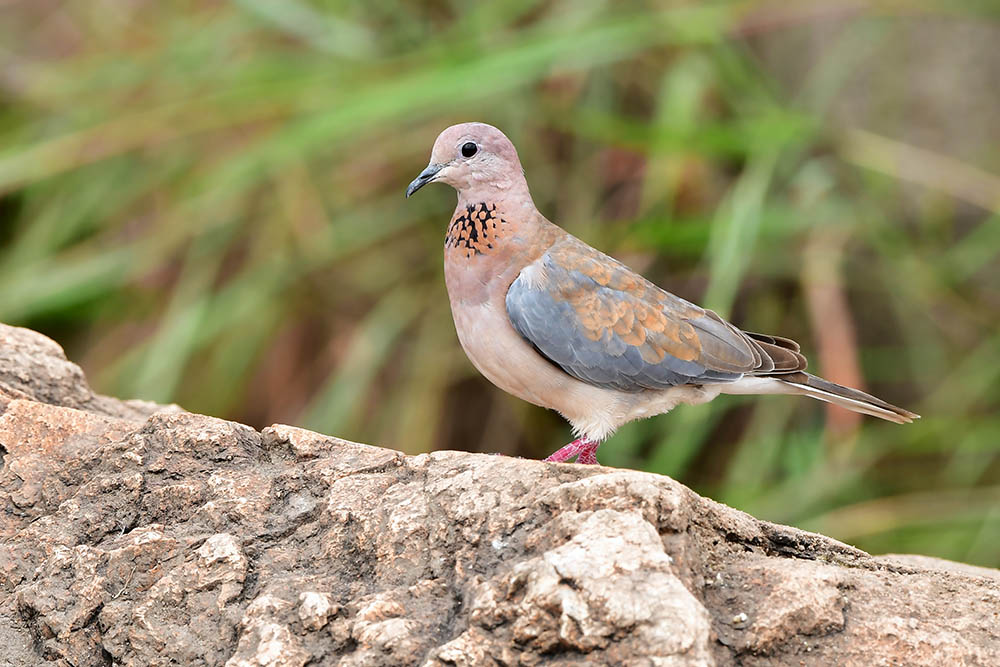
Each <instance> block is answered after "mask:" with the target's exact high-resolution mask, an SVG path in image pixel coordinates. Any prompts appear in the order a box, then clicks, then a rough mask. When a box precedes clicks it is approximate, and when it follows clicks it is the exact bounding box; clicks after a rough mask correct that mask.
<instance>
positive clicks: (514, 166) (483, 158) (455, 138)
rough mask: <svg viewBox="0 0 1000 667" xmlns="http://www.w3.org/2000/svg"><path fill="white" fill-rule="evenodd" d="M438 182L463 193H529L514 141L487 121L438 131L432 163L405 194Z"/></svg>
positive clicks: (410, 193) (463, 124) (432, 153)
mask: <svg viewBox="0 0 1000 667" xmlns="http://www.w3.org/2000/svg"><path fill="white" fill-rule="evenodd" d="M435 182H440V183H447V184H448V185H450V186H451V187H453V188H455V189H456V190H457V191H458V193H459V195H460V196H462V195H472V194H474V193H475V194H492V195H494V196H495V195H497V194H514V193H515V192H516V193H517V194H520V191H521V190H523V191H524V193H527V185H526V183H525V181H524V171H523V170H522V168H521V161H520V160H519V159H518V157H517V151H516V150H515V149H514V144H512V143H511V142H510V139H508V138H507V137H506V136H504V133H503V132H501V131H500V130H498V129H497V128H495V127H493V126H492V125H487V124H485V123H462V124H460V125H452V126H451V127H449V128H448V129H446V130H445V131H444V132H442V133H441V134H439V135H438V138H437V141H435V142H434V148H433V149H432V150H431V161H430V164H428V165H427V168H426V169H424V170H423V171H422V172H420V175H419V176H417V177H416V178H415V179H413V182H412V183H410V185H409V187H408V188H406V196H407V197H409V196H410V195H412V194H413V193H414V192H416V191H417V190H419V189H420V188H422V187H424V186H425V185H427V184H428V183H435Z"/></svg>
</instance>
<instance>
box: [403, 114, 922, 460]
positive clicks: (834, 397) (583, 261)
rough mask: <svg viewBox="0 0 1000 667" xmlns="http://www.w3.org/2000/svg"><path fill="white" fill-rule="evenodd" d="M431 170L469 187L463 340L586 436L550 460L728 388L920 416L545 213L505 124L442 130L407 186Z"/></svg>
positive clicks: (504, 378) (462, 209) (899, 417)
mask: <svg viewBox="0 0 1000 667" xmlns="http://www.w3.org/2000/svg"><path fill="white" fill-rule="evenodd" d="M433 182H442V183H447V184H448V185H450V186H452V187H453V188H455V190H457V191H458V206H457V207H456V208H455V213H454V215H453V216H452V219H451V224H450V225H449V226H448V232H447V234H446V235H445V240H444V270H445V282H446V284H447V286H448V296H449V298H450V300H451V312H452V315H453V316H454V318H455V329H456V330H457V331H458V338H459V340H460V341H461V343H462V348H463V349H464V350H465V353H466V354H467V355H468V357H469V359H470V360H471V361H472V363H473V365H474V366H475V367H476V368H477V369H478V370H479V372H480V373H482V374H483V375H485V376H486V378H487V379H488V380H489V381H490V382H492V383H493V384H495V385H496V386H498V387H500V388H501V389H503V390H504V391H507V392H509V393H511V394H513V395H515V396H517V397H519V398H521V399H524V400H525V401H528V402H530V403H534V404H535V405H540V406H542V407H546V408H550V409H553V410H557V411H558V412H559V413H560V414H562V416H563V417H565V418H566V419H567V420H568V421H569V422H570V424H572V426H573V431H574V433H575V434H576V435H577V436H578V439H577V440H575V441H573V442H571V443H570V444H568V445H566V446H565V447H563V448H562V449H560V450H558V451H557V452H555V453H554V454H552V455H551V456H549V457H548V459H546V460H548V461H567V460H569V459H571V458H573V457H574V456H576V457H577V462H578V463H597V456H596V452H597V448H598V446H600V443H601V442H603V441H604V440H606V439H607V438H608V437H609V436H610V435H611V434H612V433H614V432H615V430H616V429H618V428H619V427H620V426H621V425H622V424H625V423H627V422H630V421H633V420H635V419H642V418H644V417H652V416H653V415H658V414H662V413H664V412H667V411H669V410H670V409H672V408H673V407H674V406H676V405H677V404H679V403H687V404H692V405H693V404H699V403H705V402H707V401H710V400H712V399H714V398H715V397H716V396H718V395H719V394H802V395H805V396H810V397H812V398H816V399H819V400H822V401H827V402H830V403H834V404H836V405H839V406H842V407H845V408H847V409H849V410H853V411H855V412H860V413H863V414H866V415H872V416H874V417H880V418H881V419H886V420H888V421H891V422H896V423H897V424H901V423H905V422H909V421H912V420H913V419H916V418H917V417H918V415H916V414H914V413H912V412H909V411H907V410H904V409H902V408H898V407H896V406H894V405H891V404H889V403H886V402H885V401H882V400H880V399H878V398H875V397H874V396H870V395H868V394H865V393H863V392H861V391H858V390H856V389H850V388H848V387H842V386H840V385H838V384H834V383H833V382H828V381H826V380H823V379H822V378H818V377H816V376H815V375H810V374H809V373H806V372H804V369H805V367H806V360H805V357H803V356H802V354H800V352H799V346H798V344H796V343H795V342H794V341H792V340H789V339H787V338H780V337H778V336H766V335H762V334H755V333H748V332H745V331H741V330H740V329H738V328H736V327H735V326H733V325H732V324H730V323H729V322H726V321H725V320H723V319H722V318H721V317H719V316H718V315H716V314H715V313H713V312H712V311H711V310H706V309H704V308H700V307H698V306H696V305H695V304H693V303H690V302H688V301H685V300H684V299H681V298H680V297H677V296H674V295H673V294H670V293H669V292H666V291H664V290H662V289H660V288H659V287H657V286H656V285H654V284H653V283H651V282H649V281H648V280H646V279H645V278H643V277H642V276H640V275H639V274H637V273H635V272H633V271H631V270H630V269H629V268H628V267H627V266H625V265H624V264H622V263H621V262H619V261H617V260H615V259H613V258H612V257H609V256H607V255H605V254H604V253H602V252H600V251H598V250H595V249H594V248H591V247H590V246H588V245H587V244H586V243H584V242H583V241H581V240H579V239H577V238H575V237H573V236H571V235H570V234H568V233H567V232H565V231H564V230H562V229H561V228H559V227H557V226H556V225H554V224H552V223H551V222H549V221H548V220H546V219H545V217H544V216H543V215H542V214H541V213H539V212H538V210H537V209H536V208H535V204H534V203H533V202H532V201H531V194H530V193H529V192H528V184H527V182H526V181H525V178H524V172H523V170H522V168H521V162H520V160H519V159H518V157H517V151H516V150H515V149H514V145H513V144H512V143H511V142H510V140H509V139H507V137H506V136H504V134H503V133H502V132H500V130H498V129H496V128H495V127H492V126H490V125H485V124H483V123H463V124H461V125H454V126H452V127H449V128H448V129H446V130H445V131H444V132H442V133H441V134H440V136H438V138H437V141H435V142H434V148H433V150H432V151H431V160H430V164H429V165H428V166H427V168H426V169H424V170H423V172H421V174H420V175H419V176H418V177H417V178H416V179H415V180H414V181H413V182H412V183H410V186H409V187H408V188H407V189H406V196H407V197H409V196H410V195H412V194H413V193H414V192H416V191H417V190H419V189H420V188H422V187H423V186H425V185H427V184H428V183H433Z"/></svg>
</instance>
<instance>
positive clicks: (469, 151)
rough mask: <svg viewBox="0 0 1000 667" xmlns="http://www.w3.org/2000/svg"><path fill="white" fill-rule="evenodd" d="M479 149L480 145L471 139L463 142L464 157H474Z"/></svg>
mask: <svg viewBox="0 0 1000 667" xmlns="http://www.w3.org/2000/svg"><path fill="white" fill-rule="evenodd" d="M478 150H479V146H477V145H475V144H474V143H472V142H471V141H468V142H466V143H464V144H462V157H472V156H473V155H475V154H476V151H478Z"/></svg>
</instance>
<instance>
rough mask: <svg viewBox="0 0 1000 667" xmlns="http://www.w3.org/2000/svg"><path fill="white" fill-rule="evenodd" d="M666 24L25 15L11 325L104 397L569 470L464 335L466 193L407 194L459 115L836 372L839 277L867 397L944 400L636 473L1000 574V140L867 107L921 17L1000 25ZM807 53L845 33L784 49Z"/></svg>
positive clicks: (541, 201)
mask: <svg viewBox="0 0 1000 667" xmlns="http://www.w3.org/2000/svg"><path fill="white" fill-rule="evenodd" d="M649 4H650V5H652V4H654V3H649ZM664 4H668V6H667V7H666V8H658V9H654V8H651V7H650V6H646V4H645V3H596V2H594V3H592V2H568V1H567V2H541V3H539V2H534V1H528V0H512V1H510V2H503V3H476V4H469V3H430V2H427V3H402V2H374V3H342V2H313V3H308V2H304V1H302V0H298V1H293V0H282V2H278V3H269V2H261V1H260V0H241V1H240V2H236V3H232V4H216V3H199V2H190V3H141V4H124V5H123V4H120V3H117V4H107V3H96V4H94V3H68V4H65V5H61V6H49V5H48V3H37V5H33V4H31V3H27V4H24V3H22V4H21V5H19V6H18V7H17V9H16V10H15V9H8V10H6V13H7V15H8V16H7V17H6V18H5V20H4V21H3V22H0V36H2V41H0V43H2V44H3V45H4V46H2V47H0V64H2V67H0V320H2V321H5V322H8V323H11V324H21V325H26V326H31V327H34V328H37V329H39V330H42V331H44V332H46V333H48V334H50V335H52V336H53V337H55V338H56V339H57V340H58V341H59V342H61V343H63V344H64V345H65V346H66V347H67V350H68V352H69V354H70V355H71V357H72V358H75V359H78V360H81V361H82V363H83V365H84V367H85V369H86V370H87V371H88V374H89V376H90V377H91V378H92V380H93V382H94V384H95V385H96V386H97V388H98V389H99V390H100V391H102V392H105V393H109V394H114V395H119V396H136V397H142V398H148V399H153V400H158V401H177V402H179V403H181V404H182V405H183V406H184V407H186V408H188V409H191V410H195V411H199V412H206V413H209V414H215V415H219V416H223V417H227V418H232V419H238V420H241V421H246V422H249V423H252V424H255V425H257V426H263V425H266V424H269V423H271V422H275V421H282V422H286V423H293V424H300V425H303V426H307V427H310V428H314V429H319V430H322V431H326V432H329V433H335V434H337V435H341V436H343V437H347V438H351V439H356V440H362V441H367V442H373V443H378V444H382V445H386V446H391V447H396V448H399V449H402V450H405V451H407V452H409V453H417V452H421V451H427V450H430V449H432V448H435V447H441V448H457V449H466V450H473V451H502V452H505V453H508V454H520V455H524V456H532V457H539V456H542V455H544V454H545V453H547V452H548V451H550V450H553V449H555V448H556V447H558V446H559V445H561V444H562V443H563V441H565V440H566V439H567V438H568V437H569V431H568V429H567V428H566V426H565V425H564V423H563V422H562V421H561V420H560V419H559V418H558V416H556V415H551V414H548V413H543V412H542V411H541V410H538V409H536V408H533V407H530V406H526V405H524V404H522V403H520V402H518V401H517V400H516V399H513V398H510V397H508V396H506V395H503V394H502V393H501V392H500V391H498V390H495V389H493V388H492V387H490V386H489V385H488V384H487V383H486V381H485V380H482V379H481V378H479V377H478V375H476V373H475V371H474V370H473V369H472V367H471V365H470V364H469V363H468V362H467V361H466V360H465V357H464V355H463V354H462V352H461V350H460V348H459V346H458V344H457V340H456V338H455V335H454V330H453V327H452V324H451V318H450V314H449V311H448V305H447V296H446V294H445V291H444V286H443V280H442V275H441V270H440V265H441V242H442V236H443V232H444V225H445V222H446V220H447V218H448V215H449V213H450V211H451V208H452V206H453V204H452V202H453V197H454V195H453V194H452V192H451V191H450V190H446V189H445V188H442V187H429V188H426V189H425V190H424V191H422V192H421V193H420V196H418V197H415V198H414V199H412V200H410V201H405V200H404V199H403V189H404V188H405V186H406V184H407V183H408V182H409V181H410V179H412V178H413V177H414V176H415V175H416V174H417V173H419V171H420V170H421V169H422V168H423V166H424V164H425V163H426V158H427V155H428V153H429V150H430V146H431V143H432V142H433V140H434V138H435V136H436V135H437V133H438V132H439V131H440V130H441V129H443V128H444V127H446V126H447V125H450V124H452V123H454V122H460V121H465V120H474V119H475V120H483V121H486V122H490V123H492V124H495V125H497V126H499V127H501V128H502V129H503V130H504V131H505V132H507V134H508V135H509V136H510V137H511V138H512V139H513V140H514V142H515V144H516V145H517V146H518V148H519V150H520V153H521V157H522V162H523V163H524V164H525V166H526V168H527V171H528V178H529V182H530V183H531V185H532V189H533V192H534V194H535V198H536V203H537V204H538V205H539V208H540V209H541V210H542V211H543V212H544V213H546V214H547V215H548V216H549V217H550V218H552V219H553V220H556V221H558V222H560V223H561V224H562V225H563V226H565V227H567V228H568V229H569V230H570V231H572V232H573V233H574V234H576V235H578V236H580V237H582V238H584V239H585V240H587V241H589V242H591V243H592V244H593V245H596V246H598V247H600V248H602V249H605V250H607V251H610V252H612V253H613V254H616V255H617V256H619V257H621V258H622V259H624V260H626V261H627V262H628V263H629V264H631V265H632V266H634V267H635V268H637V269H639V270H641V271H643V272H644V273H645V274H646V275H648V276H649V277H650V278H652V279H654V280H656V281H657V282H658V283H659V284H661V285H663V286H665V287H667V288H668V289H671V290H672V291H675V292H678V293H680V294H682V295H683V296H686V297H688V298H691V299H693V300H696V301H699V302H701V303H704V304H705V305H708V306H711V307H713V308H715V309H717V310H719V311H720V312H721V313H723V314H725V315H727V316H730V317H732V318H733V319H734V320H735V321H736V322H737V323H739V324H740V325H741V326H743V327H745V328H747V329H750V330H754V331H764V332H773V333H778V334H783V335H787V336H790V337H793V338H796V339H798V340H800V341H801V342H802V343H803V347H804V349H805V351H806V352H807V353H809V354H810V355H811V356H812V358H813V359H817V360H818V359H819V356H818V355H820V356H821V353H822V352H823V349H824V348H825V346H827V345H832V344H835V343H838V342H839V343H844V342H845V341H844V340H843V339H838V338H836V336H837V335H840V334H836V332H834V333H829V332H827V331H825V329H826V328H827V325H828V324H829V323H830V322H831V321H832V319H834V318H835V317H836V314H835V312H834V311H830V310H829V309H828V308H827V306H826V305H824V304H825V303H826V302H824V301H822V300H821V299H819V298H818V297H817V296H816V294H818V293H819V292H817V291H816V290H814V289H812V288H815V287H817V286H818V287H819V288H830V289H832V290H833V291H834V292H835V293H837V294H839V295H840V296H841V297H843V298H844V299H846V302H847V303H848V304H849V306H850V308H849V310H848V313H849V316H850V322H849V323H848V327H847V330H848V331H853V333H854V335H855V337H856V339H857V345H855V344H854V341H853V339H851V340H847V341H846V345H847V346H846V348H845V349H846V350H847V351H848V354H849V355H852V356H856V357H857V359H858V366H859V368H860V369H861V374H862V376H863V378H864V379H865V381H866V382H867V386H868V388H869V389H870V390H871V391H873V392H875V393H877V394H878V395H880V396H882V397H884V398H886V399H887V400H890V401H893V402H896V403H899V404H901V405H903V406H905V407H907V408H910V409H913V410H916V411H917V412H920V413H922V414H923V415H924V419H923V420H921V421H920V422H918V423H916V424H914V425H909V426H896V425H892V424H887V423H882V422H878V421H876V420H873V419H866V420H865V421H863V422H862V424H861V428H860V429H853V428H846V429H845V428H841V427H838V426H837V424H838V423H840V422H838V421H837V420H838V419H841V420H842V416H841V417H838V416H837V415H835V414H832V413H831V414H830V415H829V417H828V418H827V417H825V415H827V413H826V412H825V410H824V408H823V407H822V406H821V405H820V404H818V403H814V402H811V401H806V400H804V399H802V400H793V399H788V398H784V397H766V398H746V397H724V398H721V399H719V400H717V401H715V402H713V403H711V404H709V405H707V406H700V407H696V408H688V407H681V408H678V409H677V411H676V412H674V413H673V414H671V415H670V416H667V417H660V418H657V419H653V420H647V421H644V422H641V423H636V424H631V425H629V426H627V427H625V428H623V429H622V430H621V432H620V433H619V434H618V435H616V436H615V438H614V439H612V440H611V441H610V442H609V443H608V444H607V445H606V446H605V447H603V448H602V450H601V456H602V460H603V461H604V462H605V463H607V464H609V465H617V466H632V467H638V468H642V469H646V470H651V471H655V472H660V473H665V474H669V475H673V476H675V477H677V478H678V479H680V480H682V481H684V482H686V483H688V484H691V485H693V486H694V487H695V488H696V489H698V490H700V491H702V492H705V493H708V494H710V495H712V496H713V497H715V498H717V499H719V500H721V501H724V502H728V503H730V504H733V505H736V506H738V507H740V508H741V509H745V510H747V511H749V512H751V513H754V514H757V515H759V516H763V517H765V518H769V519H773V520H775V521H781V522H787V523H792V524H795V525H800V526H802V527H806V528H810V529H815V530H819V531H823V532H827V533H829V534H832V535H834V536H836V537H839V538H841V539H844V540H847V541H850V542H853V543H856V544H858V545H859V546H860V547H862V548H867V549H873V550H878V551H893V550H895V551H917V552H923V553H928V554H933V555H940V556H945V557H950V558H956V559H966V560H970V561H973V562H977V563H982V564H987V565H993V566H997V565H1000V549H997V548H996V547H997V545H998V539H1000V513H998V512H997V510H996V509H995V508H996V507H997V506H998V504H997V503H998V501H1000V465H998V454H1000V413H998V412H997V406H998V405H1000V377H998V376H1000V363H997V359H998V358H1000V330H998V328H997V326H996V325H997V317H996V313H997V309H998V307H1000V303H998V301H997V297H998V295H1000V281H998V273H1000V271H998V269H1000V257H998V254H1000V224H998V216H1000V178H998V177H997V176H995V175H993V174H991V173H990V171H989V169H990V168H992V169H994V170H996V169H1000V151H998V148H997V142H996V141H995V139H996V136H1000V135H998V134H994V135H993V138H992V140H990V139H988V138H987V137H979V138H977V137H974V136H973V137H965V141H964V143H963V146H971V148H970V149H969V150H963V151H961V153H962V154H961V155H957V154H955V153H954V152H952V151H951V150H949V146H948V145H947V144H946V145H944V146H943V147H942V146H935V147H931V146H928V145H922V144H921V143H920V142H919V141H915V140H910V139H907V138H906V137H908V136H910V135H909V134H908V133H907V132H906V130H905V126H906V123H907V122H909V120H910V118H909V115H908V114H909V113H910V112H911V111H912V105H913V102H912V96H911V94H910V93H911V91H908V90H907V89H906V84H905V82H903V81H896V80H894V79H892V78H891V77H890V78H889V79H885V78H883V79H881V80H880V81H882V82H884V81H886V80H889V81H896V85H895V87H893V86H888V87H880V88H877V89H876V88H871V90H870V91H869V92H870V96H872V99H867V98H866V99H865V100H862V102H859V103H858V104H862V106H864V104H868V105H869V107H871V108H866V111H865V114H862V115H861V116H859V115H858V114H857V113H851V112H850V108H849V107H850V105H849V102H850V100H857V99H858V98H859V93H858V90H859V87H858V83H857V81H858V78H859V77H860V76H862V75H864V76H868V75H869V74H870V72H871V70H873V69H874V65H873V63H876V62H881V61H885V62H886V63H887V65H888V67H890V68H892V67H894V66H897V65H899V64H900V63H903V64H905V60H906V58H907V53H909V52H908V51H907V50H906V49H905V48H903V46H905V42H906V40H905V39H904V38H902V37H900V35H905V34H908V33H907V31H909V30H911V29H913V25H914V24H915V23H918V22H921V23H923V24H927V25H931V26H934V25H938V24H944V23H945V22H951V23H954V22H956V21H958V22H964V23H965V24H968V25H970V26H972V28H970V30H975V29H976V28H975V26H978V25H981V26H991V25H992V26H993V27H994V28H993V29H994V30H995V25H996V21H997V18H998V16H997V14H996V12H995V10H993V9H991V6H990V5H989V3H969V4H967V5H959V4H956V3H952V4H951V5H949V6H948V7H947V8H943V7H942V8H935V7H934V6H933V5H930V4H926V3H925V4H918V3H914V4H913V6H912V7H908V8H905V9H903V8H902V6H900V7H897V6H896V5H892V7H895V9H892V8H891V7H890V6H888V5H887V6H884V7H882V6H880V7H879V8H878V9H872V10H870V11H869V12H855V13H853V14H850V15H844V14H837V13H836V11H835V6H833V5H831V6H830V7H826V6H825V5H823V4H822V3H815V4H813V3H810V4H809V5H808V7H809V8H810V9H802V8H803V7H806V4H805V3H803V4H802V5H797V4H796V5H789V7H793V6H794V7H798V8H799V9H798V10H792V9H787V10H785V9H782V5H781V4H780V3H778V4H775V3H763V2H760V3H758V2H741V3H698V4H684V3H664ZM831 8H834V9H831ZM893 12H896V13H893ZM831 26H832V27H831ZM823 28H829V30H824V29H823ZM920 29H924V28H920ZM827 33H832V34H833V37H829V35H827ZM821 34H822V35H825V37H824V38H823V39H822V40H820V39H819V38H820V35H821ZM790 35H791V36H790ZM796 35H797V36H798V37H796ZM796 39H800V40H806V42H807V43H810V44H814V43H815V42H817V40H819V42H820V44H821V47H822V48H818V49H816V48H814V49H812V50H811V51H810V50H808V49H806V50H803V51H802V52H801V55H800V52H799V51H797V50H796V49H795V48H792V49H791V50H790V52H791V53H792V54H793V57H792V58H787V57H781V53H782V51H781V50H780V49H777V51H776V48H775V47H774V45H775V44H776V43H778V44H779V45H780V44H781V43H787V42H788V41H789V40H791V42H792V45H793V46H794V45H795V44H796V42H795V40H796ZM901 44H902V45H903V46H901ZM788 52H789V51H786V52H785V53H788ZM776 54H777V55H776ZM798 58H801V60H802V62H799V60H798ZM807 63H808V67H807V66H806V64H807ZM995 72H996V70H994V73H995ZM869 84H870V85H871V82H869ZM876 93H877V95H876ZM867 94H868V93H866V95H867ZM939 94H940V95H950V96H955V97H956V98H961V99H965V98H968V99H970V100H973V101H975V100H976V99H978V98H977V97H976V96H981V95H986V94H987V92H985V91H984V89H983V87H977V86H975V85H961V83H956V85H955V87H954V89H948V90H944V91H941V92H940V93H939ZM876 97H877V99H875V98H876ZM931 98H932V101H933V95H931ZM949 100H950V101H955V100H954V99H953V98H949ZM970 104H971V103H970ZM845 105H847V106H848V109H847V111H845ZM966 106H970V105H966ZM971 106H975V105H974V104H972V105H971ZM986 106H987V108H988V109H991V110H993V109H995V108H996V107H995V106H989V105H988V104H987V105H986ZM993 115H994V116H995V113H994V114H993ZM987 122H988V121H987ZM968 124H969V128H970V131H972V129H971V128H975V127H977V124H976V123H975V122H974V121H972V120H969V121H968ZM931 125H932V127H933V120H932V121H931ZM992 127H993V128H994V129H996V128H997V125H996V124H995V122H994V124H993V125H992ZM960 129H961V128H960ZM896 130H899V131H896ZM910 134H913V133H910ZM916 134H917V136H919V133H916ZM814 266H821V267H825V270H827V273H824V274H817V275H819V277H818V278H817V277H816V275H814V270H813V268H812V267H814ZM827 333H829V336H830V338H829V339H828V338H824V334H827ZM830 341H833V342H832V343H831V342H830ZM818 371H819V372H823V373H824V374H827V375H830V374H831V373H832V374H834V375H836V373H837V372H838V369H837V368H829V367H827V368H822V367H819V368H818ZM837 377H840V376H837ZM837 377H834V378H832V379H837ZM848 426H849V425H848Z"/></svg>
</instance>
